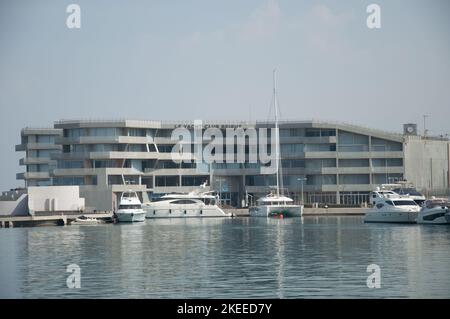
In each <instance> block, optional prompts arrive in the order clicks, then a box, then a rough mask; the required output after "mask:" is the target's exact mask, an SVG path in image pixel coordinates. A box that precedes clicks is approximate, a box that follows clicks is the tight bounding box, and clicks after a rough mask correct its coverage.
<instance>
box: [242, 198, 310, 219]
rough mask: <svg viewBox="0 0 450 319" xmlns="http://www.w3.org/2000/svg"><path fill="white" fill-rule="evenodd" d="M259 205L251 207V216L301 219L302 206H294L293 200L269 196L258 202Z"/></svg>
mask: <svg viewBox="0 0 450 319" xmlns="http://www.w3.org/2000/svg"><path fill="white" fill-rule="evenodd" d="M256 203H257V205H256V206H253V207H250V216H255V217H281V216H283V217H301V216H302V208H303V206H301V205H293V200H292V199H291V198H289V197H286V196H277V195H275V194H272V193H270V194H268V195H267V196H265V197H261V198H259V199H258V200H257V201H256Z"/></svg>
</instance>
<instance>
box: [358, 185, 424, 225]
mask: <svg viewBox="0 0 450 319" xmlns="http://www.w3.org/2000/svg"><path fill="white" fill-rule="evenodd" d="M370 199H371V203H372V205H373V206H372V207H371V208H370V209H369V210H368V211H367V213H366V215H365V216H364V222H366V223H415V222H416V219H417V216H418V214H419V211H420V206H419V205H417V203H416V202H415V201H414V200H412V199H411V198H409V197H408V196H401V195H398V194H397V193H395V192H392V191H384V190H377V191H374V192H371V194H370Z"/></svg>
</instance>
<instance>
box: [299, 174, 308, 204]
mask: <svg viewBox="0 0 450 319" xmlns="http://www.w3.org/2000/svg"><path fill="white" fill-rule="evenodd" d="M297 180H298V181H300V183H301V187H302V201H301V204H302V205H303V204H304V202H303V183H304V182H305V181H306V180H307V178H306V177H300V178H297Z"/></svg>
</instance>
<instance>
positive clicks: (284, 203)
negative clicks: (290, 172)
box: [249, 70, 303, 217]
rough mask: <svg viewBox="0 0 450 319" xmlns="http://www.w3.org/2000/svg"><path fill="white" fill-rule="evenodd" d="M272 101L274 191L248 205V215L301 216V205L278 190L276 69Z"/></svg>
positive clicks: (280, 180) (279, 182) (278, 144)
mask: <svg viewBox="0 0 450 319" xmlns="http://www.w3.org/2000/svg"><path fill="white" fill-rule="evenodd" d="M273 103H274V108H275V145H276V148H275V159H276V180H277V185H276V193H275V194H273V193H269V194H268V195H266V196H265V197H261V198H259V199H258V200H257V201H256V206H253V207H250V209H249V212H250V216H255V217H301V216H302V213H303V205H294V204H293V202H294V201H293V200H292V199H291V198H289V197H286V196H284V195H283V194H282V192H280V184H281V189H283V178H282V177H281V178H280V175H281V176H283V174H282V173H281V174H280V171H281V161H280V133H279V128H278V100H277V91H276V70H274V71H273Z"/></svg>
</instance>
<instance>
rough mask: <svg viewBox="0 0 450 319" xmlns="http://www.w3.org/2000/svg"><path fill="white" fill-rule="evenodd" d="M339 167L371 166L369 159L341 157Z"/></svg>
mask: <svg viewBox="0 0 450 319" xmlns="http://www.w3.org/2000/svg"><path fill="white" fill-rule="evenodd" d="M339 167H369V160H368V159H364V158H362V159H340V160H339Z"/></svg>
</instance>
